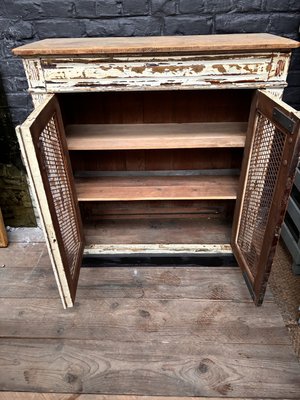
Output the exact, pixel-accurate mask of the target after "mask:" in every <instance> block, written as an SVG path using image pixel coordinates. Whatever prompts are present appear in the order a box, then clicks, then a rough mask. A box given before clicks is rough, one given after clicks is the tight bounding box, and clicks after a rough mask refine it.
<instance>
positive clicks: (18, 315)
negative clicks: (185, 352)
mask: <svg viewBox="0 0 300 400" xmlns="http://www.w3.org/2000/svg"><path fill="white" fill-rule="evenodd" d="M0 320H1V325H0V337H1V338H8V337H10V338H28V339H30V338H45V337H47V338H48V339H58V338H61V339H62V338H63V339H80V340H113V341H115V342H118V341H124V342H126V341H137V342H143V341H145V340H146V337H147V343H149V341H154V340H157V341H159V340H162V341H164V340H169V339H172V340H174V339H176V340H178V341H179V340H182V341H185V342H186V343H188V342H189V341H193V340H195V338H197V341H198V342H199V343H211V342H215V343H218V345H220V344H223V343H248V344H249V343H253V344H266V345H270V344H277V345H279V344H286V345H289V344H290V341H289V338H288V336H287V335H286V328H285V326H284V325H283V322H282V317H281V315H280V313H279V310H278V309H277V308H276V306H275V304H274V303H267V304H266V305H265V306H264V307H262V308H260V309H259V310H256V308H255V307H253V305H252V304H251V303H249V302H248V303H247V302H232V301H224V300H221V301H220V300H192V299H178V300H177V299H175V300H171V299H169V300H163V301H162V300H161V299H159V300H154V299H139V298H137V299H125V298H120V299H119V298H112V299H107V298H105V299H103V300H100V299H94V300H93V299H80V298H78V301H77V303H76V307H75V308H74V309H73V310H70V311H69V312H68V313H66V312H65V311H64V310H62V309H61V308H59V307H58V304H57V301H56V300H50V299H47V301H41V299H26V302H23V301H20V300H19V299H9V298H8V299H2V301H1V308H0ZM91 322H92V323H91ZM16 327H17V329H16ZM187 333H188V335H187ZM149 334H150V335H149Z"/></svg>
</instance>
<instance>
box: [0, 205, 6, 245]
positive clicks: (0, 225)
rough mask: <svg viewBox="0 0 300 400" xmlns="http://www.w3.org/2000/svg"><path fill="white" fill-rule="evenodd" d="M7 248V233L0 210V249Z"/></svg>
mask: <svg viewBox="0 0 300 400" xmlns="http://www.w3.org/2000/svg"><path fill="white" fill-rule="evenodd" d="M7 246H8V239H7V233H6V229H5V225H4V221H3V217H2V212H1V208H0V247H7Z"/></svg>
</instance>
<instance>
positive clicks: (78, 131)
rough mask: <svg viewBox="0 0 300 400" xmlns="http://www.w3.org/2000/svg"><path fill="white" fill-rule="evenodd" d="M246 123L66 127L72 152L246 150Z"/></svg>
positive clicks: (83, 125) (86, 125)
mask: <svg viewBox="0 0 300 400" xmlns="http://www.w3.org/2000/svg"><path fill="white" fill-rule="evenodd" d="M246 131H247V123H245V122H219V123H176V124H174V123H170V124H169V123H163V124H97V125H94V124H82V125H68V126H67V127H66V135H67V143H68V148H69V150H138V149H139V150H140V149H176V148H211V147H244V145H245V137H246Z"/></svg>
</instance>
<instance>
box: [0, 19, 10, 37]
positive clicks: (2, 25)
mask: <svg viewBox="0 0 300 400" xmlns="http://www.w3.org/2000/svg"><path fill="white" fill-rule="evenodd" d="M10 23H11V22H10V20H9V19H8V18H0V38H4V37H6V32H7V30H8V28H9V26H10Z"/></svg>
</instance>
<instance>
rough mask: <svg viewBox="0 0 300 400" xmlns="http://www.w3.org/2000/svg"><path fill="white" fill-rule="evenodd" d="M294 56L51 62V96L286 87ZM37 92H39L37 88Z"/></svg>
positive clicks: (46, 61) (47, 66)
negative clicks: (192, 89)
mask: <svg viewBox="0 0 300 400" xmlns="http://www.w3.org/2000/svg"><path fill="white" fill-rule="evenodd" d="M288 64H289V53H258V54H225V55H212V56H209V55H201V56H196V55H190V56H180V57H179V56H161V57H157V56H156V57H149V56H147V57H145V56H141V57H136V56H135V57H114V58H107V57H102V58H99V57H78V58H74V57H69V58H67V57H55V58H52V57H47V58H46V57H45V58H42V59H41V60H40V67H41V69H42V71H43V79H44V84H41V85H40V87H45V88H46V90H47V91H49V92H66V91H86V90H89V91H90V90H95V91H99V90H130V89H132V90H141V89H143V90H144V89H145V88H149V89H153V88H154V89H155V88H158V89H163V88H166V89H169V88H170V86H174V87H180V88H219V87H220V86H221V87H227V86H228V87H232V85H235V86H236V87H265V86H269V87H270V86H274V87H278V86H285V85H286V82H285V81H286V75H287V70H288ZM36 87H37V86H36Z"/></svg>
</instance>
